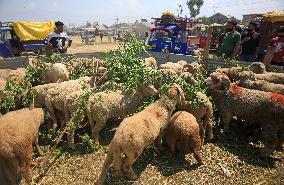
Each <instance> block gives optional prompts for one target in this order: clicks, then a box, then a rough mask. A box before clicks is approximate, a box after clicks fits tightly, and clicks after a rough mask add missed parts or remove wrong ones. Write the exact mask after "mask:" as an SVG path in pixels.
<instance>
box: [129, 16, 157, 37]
mask: <svg viewBox="0 0 284 185" xmlns="http://www.w3.org/2000/svg"><path fill="white" fill-rule="evenodd" d="M152 28H154V25H153V24H151V23H150V22H148V21H147V20H146V19H141V21H140V22H139V21H136V22H135V23H134V25H133V26H132V29H133V31H134V32H135V34H136V36H137V38H138V39H140V40H145V39H146V37H147V35H149V34H150V29H152Z"/></svg>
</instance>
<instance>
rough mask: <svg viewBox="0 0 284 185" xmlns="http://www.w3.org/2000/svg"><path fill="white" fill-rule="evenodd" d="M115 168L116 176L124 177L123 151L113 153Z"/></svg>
mask: <svg viewBox="0 0 284 185" xmlns="http://www.w3.org/2000/svg"><path fill="white" fill-rule="evenodd" d="M113 166H114V170H115V175H116V176H117V177H121V176H122V157H121V151H114V152H113Z"/></svg>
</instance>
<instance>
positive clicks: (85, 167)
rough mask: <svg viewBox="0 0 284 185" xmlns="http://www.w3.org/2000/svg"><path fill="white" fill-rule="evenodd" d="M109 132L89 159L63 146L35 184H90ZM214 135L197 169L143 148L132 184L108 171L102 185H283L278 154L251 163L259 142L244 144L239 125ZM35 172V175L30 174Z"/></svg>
mask: <svg viewBox="0 0 284 185" xmlns="http://www.w3.org/2000/svg"><path fill="white" fill-rule="evenodd" d="M115 126H117V124H110V125H109V127H108V128H106V129H104V130H103V131H102V133H101V141H102V147H101V149H99V150H97V151H96V152H94V153H90V152H88V150H86V148H84V146H83V145H82V144H80V142H79V141H77V149H76V150H73V151H72V150H68V149H66V145H65V144H63V145H62V147H63V148H62V149H63V150H64V153H63V155H61V156H60V157H59V158H58V159H57V160H55V162H54V163H53V164H52V166H51V167H50V168H49V169H48V170H47V173H46V174H45V175H44V176H42V177H41V178H39V179H38V183H37V184H45V185H47V184H48V185H51V184H52V185H54V184H60V185H65V184H68V185H73V184H74V185H75V184H76V185H77V184H82V185H83V184H84V185H85V184H94V182H95V181H96V179H97V177H98V175H99V172H100V169H101V167H102V164H103V161H104V159H105V157H106V152H107V151H106V148H107V145H108V144H109V142H110V140H111V138H112V137H113V134H114V132H115V131H114V129H115ZM87 132H88V130H87ZM214 134H215V140H214V142H211V143H206V144H205V146H204V148H203V150H202V154H203V156H204V159H205V165H203V166H197V165H196V161H195V160H194V158H193V156H192V155H190V154H188V155H187V156H186V159H185V160H184V159H182V158H181V156H179V155H178V154H177V155H176V156H175V157H174V158H173V159H172V160H169V159H168V158H167V156H166V147H164V151H163V156H160V157H159V156H157V154H156V152H155V150H154V149H153V147H149V148H148V149H146V150H145V151H144V153H143V154H142V156H140V158H139V159H138V161H137V162H136V163H135V165H134V170H135V172H136V173H137V174H139V176H140V177H139V179H137V181H128V180H127V179H124V178H116V177H115V176H114V172H113V168H111V169H110V170H109V174H108V176H107V179H106V183H105V184H110V185H113V184H135V185H136V184H137V185H138V184H145V185H152V184H153V185H154V184H162V185H164V184H165V185H166V184H169V185H171V184H258V185H261V184H284V153H283V152H275V153H274V154H273V155H272V156H271V157H270V158H268V159H265V160H261V159H259V158H257V157H256V155H257V153H258V150H259V147H260V146H261V142H260V140H261V137H259V136H258V137H257V139H249V137H248V132H247V129H246V127H244V126H243V125H241V124H239V123H234V124H232V127H231V134H230V135H229V136H225V135H223V134H222V133H221V132H220V130H219V129H218V128H216V126H215V129H214ZM39 160H40V159H39ZM35 161H36V160H35ZM35 171H36V173H38V172H39V171H40V170H39V169H37V168H36V169H35ZM41 172H42V171H41Z"/></svg>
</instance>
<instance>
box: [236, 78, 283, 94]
mask: <svg viewBox="0 0 284 185" xmlns="http://www.w3.org/2000/svg"><path fill="white" fill-rule="evenodd" d="M237 84H239V85H240V86H242V87H245V88H248V89H256V90H260V91H266V92H274V93H278V94H283V95H284V85H282V84H274V83H269V82H267V81H265V80H245V81H238V82H237Z"/></svg>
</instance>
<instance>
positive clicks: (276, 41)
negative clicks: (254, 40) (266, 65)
mask: <svg viewBox="0 0 284 185" xmlns="http://www.w3.org/2000/svg"><path fill="white" fill-rule="evenodd" d="M268 47H273V48H274V53H273V57H272V60H271V63H270V64H271V65H279V66H284V26H280V27H279V29H278V31H277V37H275V38H273V39H271V40H270V42H269V46H268Z"/></svg>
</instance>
